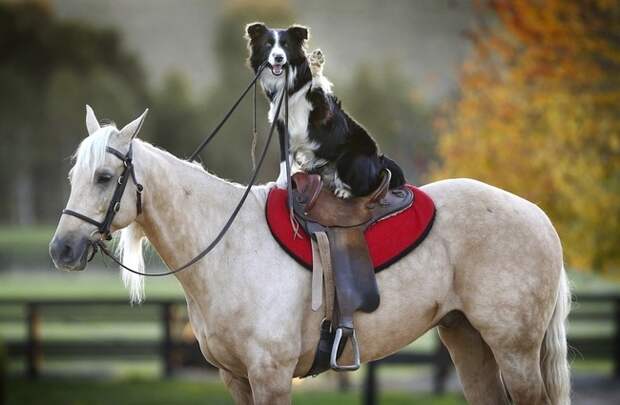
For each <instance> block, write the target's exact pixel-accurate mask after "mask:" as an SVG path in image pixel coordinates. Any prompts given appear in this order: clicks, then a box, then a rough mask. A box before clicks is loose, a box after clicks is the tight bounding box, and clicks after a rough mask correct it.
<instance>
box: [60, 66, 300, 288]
mask: <svg viewBox="0 0 620 405" xmlns="http://www.w3.org/2000/svg"><path fill="white" fill-rule="evenodd" d="M266 66H267V62H266V61H265V62H263V64H262V65H261V66H260V67H259V69H258V71H257V73H256V76H255V77H254V79H253V80H252V81H251V82H250V84H249V85H248V86H247V88H246V89H245V90H244V91H243V92H242V93H241V96H239V98H238V99H237V101H236V102H235V103H234V104H233V106H232V107H231V109H230V110H229V111H228V113H226V115H225V116H224V118H223V119H222V121H221V122H220V123H219V124H218V125H217V126H216V127H215V128H214V129H213V131H212V132H211V134H210V135H209V136H208V137H207V138H206V139H205V140H204V141H203V142H202V143H201V144H200V145H199V146H198V148H197V149H196V150H195V151H194V152H193V153H192V155H191V156H190V157H189V160H190V161H192V160H194V159H195V158H196V157H197V156H198V154H199V153H200V152H201V151H202V150H203V149H204V147H205V146H207V144H208V143H209V142H210V141H211V140H212V139H213V138H214V137H215V135H216V134H217V133H218V131H219V130H220V129H221V128H222V126H223V125H224V123H225V122H226V121H227V120H228V118H229V117H230V116H231V115H232V113H233V111H234V110H235V109H236V108H237V106H238V105H239V103H240V102H241V100H242V99H243V98H244V97H245V96H246V94H247V93H248V92H249V90H250V89H251V88H252V86H254V116H255V117H256V82H257V80H258V78H259V77H260V75H261V73H262V72H263V70H264V69H265V67H266ZM288 75H289V67H288V65H285V79H284V80H285V81H284V87H283V90H282V96H281V97H280V100H279V101H278V105H277V107H276V112H275V117H276V119H274V120H273V122H272V123H271V127H270V129H269V134H268V136H267V140H266V141H265V146H264V147H263V150H262V151H261V155H260V158H259V160H258V162H257V164H256V167H255V168H254V170H253V172H252V174H251V176H250V179H249V181H248V184H247V186H246V188H245V191H244V193H243V195H242V196H241V199H240V200H239V202H238V203H237V206H236V207H235V209H234V210H233V212H232V213H231V215H230V217H229V218H228V220H227V221H226V223H225V224H224V226H222V229H221V230H220V232H219V233H218V234H217V236H216V237H215V238H214V239H213V240H212V241H211V243H209V245H208V246H207V247H206V248H205V249H204V250H202V251H201V252H200V253H198V254H197V255H196V256H195V257H194V258H193V259H191V260H190V261H188V262H187V263H185V264H184V265H182V266H180V267H177V268H176V269H174V270H170V271H166V272H161V273H144V272H141V271H138V270H135V269H132V268H130V267H127V266H126V265H124V264H123V263H122V262H121V261H120V260H119V259H117V258H116V257H115V256H114V254H112V253H111V252H110V251H109V250H108V248H107V246H106V244H105V241H109V240H111V239H112V235H111V232H110V227H111V226H112V222H113V221H114V217H115V216H116V214H117V213H118V211H119V210H120V206H121V199H122V198H123V194H124V192H125V188H126V187H127V183H128V182H129V179H130V178H131V179H132V180H133V182H134V184H135V185H136V209H137V215H140V214H141V213H142V192H143V190H144V187H143V186H142V185H141V184H140V183H138V181H137V180H136V174H135V170H134V164H133V143H132V142H133V138H134V137H135V136H136V135H137V132H138V131H139V130H140V126H141V123H140V126H139V127H138V128H137V129H136V131H135V132H134V134H133V135H132V138H131V139H132V141H130V143H129V150H128V151H127V153H126V154H122V153H121V152H119V151H118V150H116V149H114V148H111V147H109V146H108V147H106V152H108V153H111V154H112V155H114V156H116V157H117V158H119V159H120V160H121V161H122V162H123V165H124V168H123V172H122V173H121V175H120V177H119V178H118V181H117V185H116V188H115V189H114V193H113V194H112V199H111V200H110V204H109V205H108V209H107V211H106V215H105V217H104V219H103V221H101V222H99V221H97V220H95V219H92V218H90V217H88V216H86V215H83V214H80V213H79V212H76V211H73V210H69V209H64V210H63V211H62V214H64V215H70V216H74V217H76V218H79V219H81V220H83V221H85V222H88V223H89V224H92V225H95V226H96V227H97V230H96V231H95V232H94V233H98V234H99V238H98V239H96V240H95V241H91V247H92V249H93V250H92V254H91V255H90V257H89V259H88V261H91V260H92V259H93V258H94V256H95V254H96V253H97V251H101V253H102V255H105V256H108V257H109V258H111V259H112V260H113V261H114V262H115V263H116V264H118V265H119V266H121V267H122V268H124V269H125V270H127V271H129V272H131V273H134V274H138V275H140V276H150V277H160V276H168V275H171V274H175V273H178V272H180V271H183V270H185V269H187V268H188V267H190V266H192V265H193V264H195V263H196V262H198V261H200V260H201V259H202V258H203V257H205V256H206V255H207V254H208V253H209V252H210V251H212V250H213V249H214V248H215V247H216V246H217V244H218V243H219V242H220V241H221V240H222V238H223V237H224V235H225V234H226V232H227V231H228V229H230V227H231V225H232V224H233V222H234V220H235V218H236V217H237V215H238V214H239V211H241V208H242V207H243V204H244V203H245V201H246V199H247V197H248V195H249V194H250V191H251V189H252V186H254V184H255V182H256V179H257V177H258V173H259V171H260V169H261V167H262V165H263V162H264V161H265V157H266V156H267V151H268V149H269V145H270V144H271V139H272V138H273V133H274V130H275V127H276V123H277V121H278V117H279V115H280V108H281V107H282V103H283V102H285V114H284V120H285V125H284V127H285V136H284V139H285V144H284V146H285V147H286V150H288V99H289V94H288V93H289V92H288ZM254 133H256V118H255V119H254ZM286 162H287V165H286V166H287V168H286V171H287V177H288V187H289V191H290V187H291V179H290V172H291V171H290V162H289V161H288V158H287V159H286ZM290 196H291V193H290V192H289V205H291V201H290ZM291 212H292V209H291Z"/></svg>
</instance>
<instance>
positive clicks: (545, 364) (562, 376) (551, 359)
mask: <svg viewBox="0 0 620 405" xmlns="http://www.w3.org/2000/svg"><path fill="white" fill-rule="evenodd" d="M570 304H571V294H570V288H569V285H568V279H567V277H566V271H565V270H564V268H563V267H562V273H561V275H560V287H559V289H558V295H557V298H556V302H555V309H554V311H553V316H552V317H551V322H550V323H549V326H548V327H547V332H546V333H545V338H544V340H543V343H542V347H541V349H540V369H541V371H542V377H543V381H544V383H545V389H546V391H547V395H548V396H549V399H550V400H551V404H552V405H570V370H569V365H568V359H567V350H568V348H567V343H566V328H565V321H566V317H567V316H568V313H569V312H570Z"/></svg>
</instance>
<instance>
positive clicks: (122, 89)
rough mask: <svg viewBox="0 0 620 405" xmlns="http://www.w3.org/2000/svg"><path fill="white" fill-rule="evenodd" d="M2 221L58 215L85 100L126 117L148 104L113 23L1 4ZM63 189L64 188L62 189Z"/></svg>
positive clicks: (81, 129) (30, 6) (27, 220)
mask: <svg viewBox="0 0 620 405" xmlns="http://www.w3.org/2000/svg"><path fill="white" fill-rule="evenodd" d="M0 50H1V51H0V94H2V97H1V98H0V134H1V136H2V142H3V147H2V152H1V155H0V158H1V159H2V162H3V167H6V168H11V169H10V170H6V169H5V170H3V171H2V172H3V173H2V187H3V194H4V198H3V199H2V200H3V202H2V204H3V206H2V208H3V209H2V210H1V213H0V215H1V217H0V220H1V221H2V222H12V221H17V222H18V223H22V224H24V223H32V222H34V221H36V220H42V219H45V220H51V219H53V218H57V216H58V212H59V210H60V208H61V207H62V206H63V204H64V199H65V196H66V194H65V193H64V192H59V187H58V185H59V184H66V181H63V178H64V177H65V176H66V173H67V170H68V168H69V164H70V162H69V160H68V159H65V160H63V161H62V164H60V165H59V160H61V159H62V158H63V157H67V151H68V150H71V149H72V148H74V147H75V146H76V145H77V144H78V142H79V141H80V139H81V138H82V137H83V136H85V128H84V115H83V114H82V113H81V112H82V111H84V105H85V104H86V103H89V104H91V105H93V107H94V108H95V109H96V110H98V111H105V112H106V113H107V114H110V116H114V117H115V118H116V119H118V120H123V121H125V120H128V119H129V118H131V117H132V116H133V115H135V113H136V112H137V111H139V110H140V108H142V106H143V105H144V104H145V100H146V97H147V91H146V87H145V84H144V80H143V78H144V74H143V72H142V69H141V68H140V65H139V64H138V63H137V61H136V60H135V58H134V57H133V56H132V55H131V54H129V53H128V52H127V51H125V50H124V49H123V47H122V44H121V41H120V39H119V37H118V35H117V34H116V33H115V32H114V31H111V30H101V29H93V28H87V27H84V26H82V25H79V24H76V23H72V22H59V21H57V20H55V19H54V18H53V16H52V14H51V12H50V10H49V9H47V8H46V6H45V5H42V3H30V2H28V3H17V4H7V3H0ZM60 191H66V190H60Z"/></svg>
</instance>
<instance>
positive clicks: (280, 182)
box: [276, 163, 288, 189]
mask: <svg viewBox="0 0 620 405" xmlns="http://www.w3.org/2000/svg"><path fill="white" fill-rule="evenodd" d="M283 165H284V163H282V164H281V165H280V166H283ZM287 184H288V182H287V178H286V166H284V167H280V174H279V175H278V179H277V180H276V187H277V188H280V189H286V186H287Z"/></svg>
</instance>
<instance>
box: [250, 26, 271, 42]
mask: <svg viewBox="0 0 620 405" xmlns="http://www.w3.org/2000/svg"><path fill="white" fill-rule="evenodd" d="M265 32H267V26H266V25H265V24H264V23H262V22H253V23H250V24H248V25H246V26H245V37H246V38H247V39H249V40H250V41H253V40H255V39H256V38H258V37H260V36H261V35H263V34H264V33H265Z"/></svg>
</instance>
